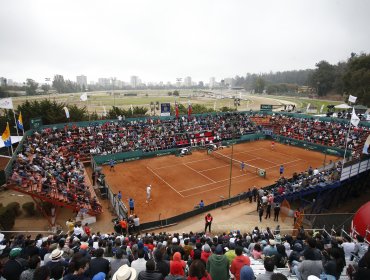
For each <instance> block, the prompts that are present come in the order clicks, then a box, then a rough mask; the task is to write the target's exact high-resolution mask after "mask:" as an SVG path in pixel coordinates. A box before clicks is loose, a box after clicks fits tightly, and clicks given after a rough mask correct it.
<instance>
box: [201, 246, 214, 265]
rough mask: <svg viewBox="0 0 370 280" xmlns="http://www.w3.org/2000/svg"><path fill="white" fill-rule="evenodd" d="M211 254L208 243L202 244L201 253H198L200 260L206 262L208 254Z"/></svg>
mask: <svg viewBox="0 0 370 280" xmlns="http://www.w3.org/2000/svg"><path fill="white" fill-rule="evenodd" d="M211 254H212V252H211V247H209V245H208V244H207V243H206V244H204V246H203V251H202V253H201V255H200V259H201V260H202V261H204V263H207V261H208V257H209V256H210V255H211Z"/></svg>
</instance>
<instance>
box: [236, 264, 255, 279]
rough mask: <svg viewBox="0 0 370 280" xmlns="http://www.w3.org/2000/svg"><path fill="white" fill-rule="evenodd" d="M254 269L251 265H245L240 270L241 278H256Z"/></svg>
mask: <svg viewBox="0 0 370 280" xmlns="http://www.w3.org/2000/svg"><path fill="white" fill-rule="evenodd" d="M254 279H255V277H254V273H253V269H252V268H250V266H248V265H245V266H243V267H242V269H241V270H240V280H254Z"/></svg>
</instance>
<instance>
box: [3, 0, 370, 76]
mask: <svg viewBox="0 0 370 280" xmlns="http://www.w3.org/2000/svg"><path fill="white" fill-rule="evenodd" d="M0 4H1V9H0V36H1V37H0V77H1V76H3V77H6V78H10V79H13V80H15V81H18V82H23V81H24V80H25V79H26V78H33V79H35V80H37V81H39V82H43V81H44V78H45V77H53V75H54V74H62V75H64V77H65V78H68V79H71V80H73V81H75V80H76V75H79V74H84V75H86V76H87V78H88V81H97V79H98V78H99V77H117V79H120V80H123V81H129V79H130V76H132V75H137V76H139V77H140V78H141V79H142V80H143V81H145V82H149V81H157V82H159V81H163V82H167V81H171V82H175V79H176V78H177V77H182V78H183V77H185V76H191V77H192V79H193V80H194V81H199V80H203V81H205V82H208V81H209V78H210V77H212V76H214V77H216V80H220V79H221V78H225V77H233V76H235V75H245V74H246V73H248V72H250V73H259V72H269V71H284V70H298V69H307V68H314V67H315V63H317V62H319V61H320V60H327V61H329V62H330V63H333V64H334V63H337V62H338V61H341V60H345V59H347V58H348V57H349V56H350V53H351V52H356V53H360V52H366V53H369V52H370V31H369V27H370V16H369V11H370V1H367V0H338V1H334V0H325V1H324V0H302V1H301V0H290V1H285V0H270V1H267V0H254V1H248V0H240V1H237V0H224V1H217V0H194V1H193V0H182V1H176V0H168V1H164V0H147V1H142V0H117V1H113V0H104V1H103V0H102V1H93V0H83V1H82V0H61V1H59V0H58V1H55V0H23V1H19V0H0Z"/></svg>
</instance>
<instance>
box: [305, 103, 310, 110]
mask: <svg viewBox="0 0 370 280" xmlns="http://www.w3.org/2000/svg"><path fill="white" fill-rule="evenodd" d="M310 106H311V103H308V104H307V109H306V111H308V109H310Z"/></svg>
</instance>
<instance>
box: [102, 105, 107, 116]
mask: <svg viewBox="0 0 370 280" xmlns="http://www.w3.org/2000/svg"><path fill="white" fill-rule="evenodd" d="M103 109H104V112H103V116H104V117H106V116H107V110H105V106H103Z"/></svg>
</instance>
